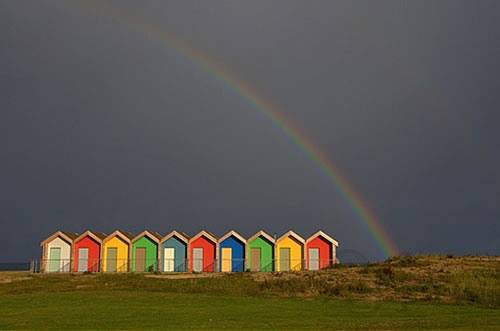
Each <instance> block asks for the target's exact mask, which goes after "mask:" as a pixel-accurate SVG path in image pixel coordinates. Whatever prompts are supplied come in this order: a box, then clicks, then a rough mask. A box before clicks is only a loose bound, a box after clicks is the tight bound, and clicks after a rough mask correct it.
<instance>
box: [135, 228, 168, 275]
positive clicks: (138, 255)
mask: <svg viewBox="0 0 500 331" xmlns="http://www.w3.org/2000/svg"><path fill="white" fill-rule="evenodd" d="M160 239H161V236H160V235H159V234H158V233H156V232H152V231H143V232H141V233H139V234H138V235H137V236H135V237H134V238H133V239H132V249H131V261H132V272H145V271H150V272H151V271H157V270H158V244H159V243H160Z"/></svg>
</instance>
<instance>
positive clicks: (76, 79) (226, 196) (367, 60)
mask: <svg viewBox="0 0 500 331" xmlns="http://www.w3.org/2000/svg"><path fill="white" fill-rule="evenodd" d="M106 2H107V3H108V4H110V6H111V7H112V8H116V9H119V10H125V11H128V12H131V13H133V15H134V16H136V17H137V18H138V19H140V20H142V21H144V22H148V23H149V24H152V25H155V26H156V27H157V28H159V29H161V30H164V31H168V32H169V33H171V34H173V35H175V36H176V37H177V38H179V39H181V40H184V41H185V42H186V43H188V44H189V45H190V46H191V47H193V48H195V49H197V50H199V51H201V52H203V53H205V54H207V55H208V56H209V57H210V58H212V59H214V60H215V61H217V62H218V63H222V64H224V66H225V67H226V68H227V69H228V70H229V71H231V72H232V73H234V74H235V75H236V76H238V77H239V78H240V79H242V80H243V81H245V82H247V83H248V84H249V85H251V86H254V87H255V88H256V89H257V90H258V91H260V93H261V94H262V96H264V97H266V98H268V99H270V100H271V101H273V102H274V103H275V104H277V105H279V107H280V108H281V109H282V111H283V113H284V114H285V115H286V116H287V117H289V118H290V119H292V120H293V121H294V122H295V123H297V124H298V126H299V127H300V128H301V129H302V131H304V132H305V133H307V135H308V136H309V137H311V139H313V141H314V142H315V143H316V144H317V146H318V147H320V148H321V149H322V150H323V151H324V152H325V154H326V155H327V156H328V157H329V158H330V160H331V161H333V162H334V163H336V164H337V166H338V167H339V168H340V169H341V170H342V172H343V173H344V174H345V175H346V177H347V178H348V179H349V181H350V182H351V183H352V184H353V186H354V187H356V189H357V190H358V191H359V192H360V193H361V194H362V195H363V196H364V197H365V198H366V200H367V201H368V202H369V203H370V205H371V206H372V208H373V210H374V212H375V213H376V215H377V216H378V217H379V219H380V222H381V223H382V224H383V226H384V227H385V228H386V229H387V232H388V233H389V235H390V236H391V237H392V238H393V240H394V242H395V243H396V244H397V245H398V246H399V248H400V250H401V251H402V252H405V253H434V252H437V253H453V254H476V253H488V254H500V239H499V238H500V42H499V40H500V19H499V17H500V16H499V13H500V2H499V1H496V0H492V1H458V0H450V1H405V2H403V1H376V2H375V1H292V0H283V1H216V0H214V1H185V0H183V1H163V0H162V1H160V0H157V1H145V0H141V1H106ZM97 3H98V2H97ZM87 7H88V6H87ZM106 7H107V6H106ZM0 45H1V46H0V96H1V97H0V135H1V136H0V137H1V139H0V152H1V162H0V222H1V230H0V233H2V235H1V240H0V262H13V261H25V260H27V259H29V258H32V257H39V255H40V249H39V244H40V241H41V240H43V239H44V238H45V237H46V236H48V235H49V234H51V233H52V232H54V231H56V230H59V229H61V230H68V231H75V232H82V231H84V230H85V229H87V228H89V229H93V230H96V231H103V232H107V233H109V232H111V231H113V230H114V229H115V228H121V229H125V230H129V231H132V232H139V231H141V230H143V229H151V230H156V231H158V232H160V233H162V234H165V233H167V232H169V231H170V230H172V229H178V230H182V231H186V232H188V233H189V234H194V233H196V232H197V231H198V230H200V229H202V228H206V229H208V230H211V231H213V232H215V233H216V234H217V235H222V234H223V233H224V232H225V231H227V230H230V229H235V230H237V231H240V232H241V233H242V234H243V235H245V236H249V235H251V234H253V233H254V232H256V231H257V230H259V229H260V228H264V229H266V230H267V231H268V232H270V233H271V234H274V233H277V234H278V235H279V234H281V233H282V232H284V231H286V230H288V229H289V228H292V229H295V230H296V231H297V232H298V233H300V234H302V235H304V236H307V235H309V234H311V233H312V232H315V231H316V230H317V229H324V230H325V231H327V232H328V233H330V234H331V235H332V236H333V237H335V238H336V239H337V240H338V241H339V242H340V247H341V248H340V250H341V252H342V250H344V251H345V252H347V250H356V251H359V252H360V253H361V254H363V255H364V256H366V257H367V258H369V259H371V260H373V259H381V258H384V254H383V252H382V251H381V250H380V247H379V246H378V245H377V243H376V242H375V241H374V239H373V236H372V234H371V233H370V232H369V231H368V230H367V228H366V226H364V225H363V224H362V223H361V222H360V221H359V220H358V218H357V216H356V215H355V214H354V212H353V211H352V210H351V209H350V207H349V205H348V203H347V202H346V201H345V200H343V198H342V197H341V196H340V195H339V192H338V191H337V190H336V188H335V187H334V186H333V185H332V183H331V182H329V181H328V180H327V179H326V178H325V176H324V175H323V174H322V173H321V171H320V169H319V168H318V166H317V165H316V164H315V163H313V162H311V160H309V159H308V158H307V157H305V156H304V155H303V154H302V153H301V152H300V151H299V150H298V149H297V147H296V146H295V145H294V144H293V142H291V141H290V139H288V138H287V137H286V136H285V135H284V134H283V132H281V131H280V130H278V129H277V128H276V126H275V124H273V123H272V122H271V121H270V120H269V118H267V117H265V116H263V115H262V114H261V113H259V112H258V111H256V110H255V109H254V108H253V106H252V105H251V104H250V103H249V102H248V101H247V100H245V99H244V98H242V97H241V96H239V95H238V94H236V93H234V91H232V90H231V89H229V88H228V87H227V86H226V85H224V83H223V82H221V81H220V80H218V79H216V78H214V76H212V75H210V74H208V73H207V72H206V71H204V70H203V68H202V67H200V66H199V65H197V64H196V63H193V62H192V61H190V60H188V59H187V58H185V57H184V56H182V55H181V54H180V53H179V52H177V51H176V50H175V49H172V48H169V47H165V45H164V44H163V43H162V42H160V41H159V40H157V39H155V38H154V37H153V38H150V37H147V36H146V35H145V34H144V32H143V31H141V29H140V28H137V27H134V26H133V25H127V24H124V23H123V22H121V21H120V20H117V19H116V18H114V17H113V16H112V15H110V13H109V8H102V6H100V5H95V6H90V9H88V8H87V9H85V8H83V9H82V8H80V7H79V6H78V5H74V4H73V2H72V1H56V0H46V1H22V0H15V1H13V0H0ZM341 256H342V255H341Z"/></svg>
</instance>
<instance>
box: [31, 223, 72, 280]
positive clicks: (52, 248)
mask: <svg viewBox="0 0 500 331" xmlns="http://www.w3.org/2000/svg"><path fill="white" fill-rule="evenodd" d="M77 236H78V234H76V233H72V232H65V231H57V232H55V233H54V234H52V235H51V236H50V237H48V238H47V239H45V240H44V241H42V243H41V244H40V246H42V264H41V271H42V272H70V271H71V246H72V244H73V241H74V240H75V239H76V237H77Z"/></svg>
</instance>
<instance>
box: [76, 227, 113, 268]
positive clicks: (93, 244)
mask: <svg viewBox="0 0 500 331" xmlns="http://www.w3.org/2000/svg"><path fill="white" fill-rule="evenodd" d="M104 238H106V235H105V234H104V233H100V232H92V231H85V232H84V233H82V234H81V235H80V236H78V237H77V238H76V239H75V240H74V241H73V272H87V271H88V272H99V271H100V269H101V268H100V264H101V244H102V241H103V240H104Z"/></svg>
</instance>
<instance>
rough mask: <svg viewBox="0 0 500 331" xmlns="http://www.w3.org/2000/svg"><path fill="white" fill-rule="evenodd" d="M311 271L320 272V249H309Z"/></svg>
mask: <svg viewBox="0 0 500 331" xmlns="http://www.w3.org/2000/svg"><path fill="white" fill-rule="evenodd" d="M309 270H319V248H309Z"/></svg>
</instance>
